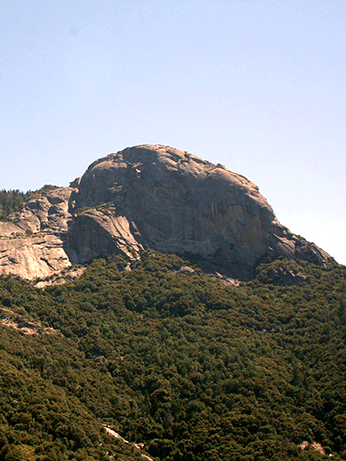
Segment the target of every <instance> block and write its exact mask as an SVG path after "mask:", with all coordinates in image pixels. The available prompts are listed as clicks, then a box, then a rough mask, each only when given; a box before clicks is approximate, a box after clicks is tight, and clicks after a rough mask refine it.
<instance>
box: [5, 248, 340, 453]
mask: <svg viewBox="0 0 346 461" xmlns="http://www.w3.org/2000/svg"><path fill="white" fill-rule="evenodd" d="M185 266H189V268H185V270H184V269H181V268H182V267H185ZM192 267H193V269H194V270H192V269H191V268H192ZM130 269H131V270H129V266H128V261H126V260H125V259H123V258H120V257H118V258H116V259H114V258H109V259H107V260H104V259H98V260H95V261H94V262H93V263H91V264H90V265H89V266H87V267H86V269H85V272H84V274H83V275H82V276H81V277H80V278H78V279H77V278H76V279H71V280H69V281H67V282H66V283H64V284H62V285H55V286H48V287H46V288H45V289H39V288H35V287H34V285H33V284H32V283H29V282H24V281H23V280H20V279H16V278H13V277H4V276H3V277H1V278H0V317H1V319H0V320H1V323H0V348H1V355H0V361H1V364H0V370H1V372H0V379H1V387H0V409H1V415H0V460H6V461H10V460H16V461H17V460H19V461H21V460H28V459H30V460H37V461H39V460H40V461H43V460H45V461H55V460H59V461H67V460H78V461H84V460H88V461H91V460H126V461H131V460H136V459H142V460H144V459H148V458H146V457H149V458H151V459H153V460H160V461H173V460H174V461H178V460H184V461H220V460H222V461H224V460H232V461H236V460H239V461H245V460H247V461H252V460H256V461H261V460H322V459H327V458H328V457H331V456H333V459H334V460H336V461H337V460H340V459H346V387H345V382H346V345H345V338H346V269H345V267H343V266H338V265H337V264H336V263H334V264H331V265H329V266H328V267H327V268H324V269H323V268H321V267H317V266H314V265H312V264H309V263H305V262H300V263H296V262H292V261H291V262H288V261H286V260H284V259H279V260H277V261H274V262H270V261H268V262H264V263H263V264H262V265H261V266H259V268H258V272H257V276H256V277H255V279H254V280H253V281H252V282H250V283H248V284H245V283H241V284H240V286H234V285H232V284H231V283H230V281H229V280H226V279H222V278H221V277H216V276H212V275H207V274H204V273H203V272H202V271H200V270H199V269H198V267H197V266H192V265H191V263H189V262H187V261H183V260H182V259H180V258H178V257H176V256H174V255H173V256H172V255H162V254H160V253H156V252H152V251H150V252H146V253H143V254H142V258H141V260H139V261H137V262H132V263H131V267H130ZM298 273H300V274H302V276H299V277H293V276H294V275H296V274H298ZM287 274H293V276H292V280H293V282H292V283H293V284H292V285H291V286H285V285H284V284H283V283H284V281H285V280H286V278H285V276H286V275H287ZM303 276H304V277H303ZM300 280H301V282H300V283H296V282H298V281H300ZM110 430H113V431H115V432H116V433H118V434H120V435H121V436H122V437H123V438H124V439H126V441H128V442H130V443H126V442H125V441H124V440H122V439H121V438H116V437H114V436H113V435H112V434H111V433H110ZM303 442H307V443H304V444H303ZM133 443H136V444H137V445H134V444H133ZM142 444H143V445H142ZM302 444H303V445H302ZM318 444H320V445H318ZM303 447H305V448H304V449H303Z"/></svg>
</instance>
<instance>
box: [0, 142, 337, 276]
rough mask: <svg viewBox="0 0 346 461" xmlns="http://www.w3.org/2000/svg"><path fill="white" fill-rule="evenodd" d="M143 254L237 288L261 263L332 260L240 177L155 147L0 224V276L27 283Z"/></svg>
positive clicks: (34, 201)
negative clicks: (150, 252) (184, 263)
mask: <svg viewBox="0 0 346 461" xmlns="http://www.w3.org/2000/svg"><path fill="white" fill-rule="evenodd" d="M148 248H152V249H155V250H158V251H161V252H164V253H175V254H178V255H182V256H186V257H188V258H190V259H192V260H195V261H198V262H199V264H200V265H201V266H202V267H204V268H205V269H206V270H209V271H218V272H220V273H222V274H225V275H227V276H230V277H235V278H238V279H241V280H249V279H251V277H252V276H253V274H254V268H255V267H256V265H257V264H258V262H259V261H261V260H262V259H263V258H265V257H268V256H269V257H271V258H277V257H279V256H284V257H287V258H289V259H297V260H306V261H310V262H313V263H315V264H318V265H325V264H327V263H328V261H330V260H332V258H331V257H330V256H329V255H328V254H327V253H326V252H325V251H323V250H322V249H320V248H318V247H317V246H316V245H314V244H312V243H308V242H307V241H306V240H304V239H302V238H301V237H298V236H296V235H294V234H292V233H291V232H290V231H289V230H288V229H287V228H286V227H284V226H283V225H281V224H280V223H279V222H278V220H277V219H276V217H275V215H274V212H273V210H272V208H271V206H270V205H269V204H268V202H267V201H266V199H265V198H264V197H263V196H262V195H261V194H260V193H259V190H258V187H257V186H256V185H255V184H253V183H252V182H250V181H248V180H247V179H246V178H245V177H243V176H241V175H239V174H236V173H233V172H231V171H228V170H227V169H226V168H225V167H223V166H222V165H220V164H217V165H215V164H213V163H210V162H208V161H205V160H202V159H200V158H198V157H196V156H194V155H192V154H190V153H187V152H182V151H179V150H177V149H174V148H171V147H167V146H161V145H142V146H136V147H131V148H127V149H125V150H123V151H121V152H118V153H115V154H110V155H108V156H106V157H103V158H100V159H99V160H97V161H95V162H94V163H92V164H91V165H90V166H89V168H88V169H87V171H86V172H85V173H84V175H83V176H82V177H81V178H78V179H77V180H75V181H73V182H72V183H71V184H70V187H53V186H45V187H44V188H43V189H41V190H40V191H39V192H37V193H36V194H35V195H33V196H32V197H31V198H30V199H29V200H28V201H27V202H26V203H25V204H24V206H23V208H22V210H21V211H20V212H18V213H15V214H13V215H11V216H10V220H9V222H2V223H0V273H12V274H16V275H19V276H21V277H23V278H27V279H34V278H37V277H40V278H42V277H46V276H50V275H52V274H54V273H58V272H59V271H61V270H62V269H64V268H65V267H67V266H69V265H71V264H77V263H81V264H84V263H86V262H88V261H91V260H92V259H93V258H96V257H100V256H102V257H104V256H109V255H112V254H123V255H126V256H127V257H129V258H137V257H138V255H139V253H140V251H141V250H143V249H148Z"/></svg>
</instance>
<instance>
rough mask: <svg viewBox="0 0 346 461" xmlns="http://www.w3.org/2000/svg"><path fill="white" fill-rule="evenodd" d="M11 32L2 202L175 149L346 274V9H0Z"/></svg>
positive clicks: (182, 5) (303, 5) (133, 4)
mask: <svg viewBox="0 0 346 461" xmlns="http://www.w3.org/2000/svg"><path fill="white" fill-rule="evenodd" d="M0 18H1V27H0V140H1V143H0V158H1V168H0V189H20V190H23V191H25V190H28V189H37V188H40V187H41V186H43V185H44V184H56V185H63V186H65V185H68V184H69V182H70V181H72V180H73V179H74V178H75V177H77V176H81V175H82V174H83V172H84V171H85V169H86V168H87V166H88V165H89V164H90V163H91V162H92V161H94V160H95V159H97V158H99V157H102V156H104V155H107V154H108V153H111V152H116V151H118V150H121V149H123V148H125V147H127V146H133V145H137V144H143V143H151V144H165V145H171V146H173V147H176V148H178V149H182V150H186V151H189V152H191V153H193V154H195V155H197V156H199V157H202V158H204V159H207V160H210V161H212V162H215V163H222V164H224V165H225V166H226V167H227V168H228V169H230V170H233V171H235V172H237V173H240V174H242V175H244V176H246V177H247V178H248V179H250V180H251V181H253V182H255V183H256V184H257V185H258V186H259V189H260V192H261V193H262V194H263V195H264V196H265V197H266V198H267V200H268V201H269V203H270V204H271V205H272V206H273V208H274V211H275V213H276V215H277V217H278V219H279V220H280V222H281V223H282V224H284V225H286V226H287V227H288V228H289V229H290V230H291V231H292V232H295V233H297V234H300V235H302V236H303V237H305V238H306V239H308V240H309V241H313V242H315V243H316V244H317V245H319V246H320V247H322V248H323V249H325V250H326V251H328V252H329V253H330V254H331V255H332V256H333V257H334V258H335V259H336V260H337V261H338V262H340V263H343V264H346V243H345V225H346V187H345V177H346V100H345V99H346V1H345V0H223V1H222V0H206V1H204V0H198V1H197V0H196V1H194V0H127V1H125V0H113V1H111V0H97V1H96V0H83V1H82V0H59V1H58V0H46V1H43V0H35V1H30V0H27V1H24V0H23V1H16V0H11V1H9V0H2V1H1V2H0Z"/></svg>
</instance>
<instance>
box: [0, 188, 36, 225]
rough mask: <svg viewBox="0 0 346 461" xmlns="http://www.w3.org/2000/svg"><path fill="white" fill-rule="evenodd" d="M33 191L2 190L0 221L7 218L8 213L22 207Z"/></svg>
mask: <svg viewBox="0 0 346 461" xmlns="http://www.w3.org/2000/svg"><path fill="white" fill-rule="evenodd" d="M32 193H33V192H31V191H28V192H21V191H20V190H17V189H16V190H5V189H2V190H0V221H3V220H5V219H6V218H7V217H8V215H10V214H11V213H13V212H14V211H17V210H19V209H20V207H21V206H22V205H23V203H24V202H25V201H26V200H27V199H28V198H29V197H30V195H32Z"/></svg>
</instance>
